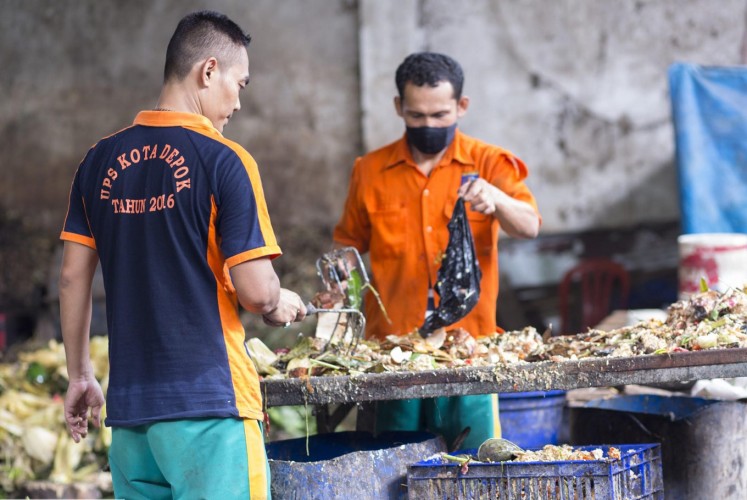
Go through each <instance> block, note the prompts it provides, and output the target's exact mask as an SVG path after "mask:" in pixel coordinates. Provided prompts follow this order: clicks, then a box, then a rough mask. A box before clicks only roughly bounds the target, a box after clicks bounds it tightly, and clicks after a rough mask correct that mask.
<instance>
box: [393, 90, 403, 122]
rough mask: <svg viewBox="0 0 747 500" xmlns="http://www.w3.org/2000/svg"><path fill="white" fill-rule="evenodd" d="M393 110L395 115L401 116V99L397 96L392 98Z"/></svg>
mask: <svg viewBox="0 0 747 500" xmlns="http://www.w3.org/2000/svg"><path fill="white" fill-rule="evenodd" d="M394 109H395V111H397V115H399V116H402V99H400V97H399V96H398V95H396V96H394ZM403 118H404V117H403Z"/></svg>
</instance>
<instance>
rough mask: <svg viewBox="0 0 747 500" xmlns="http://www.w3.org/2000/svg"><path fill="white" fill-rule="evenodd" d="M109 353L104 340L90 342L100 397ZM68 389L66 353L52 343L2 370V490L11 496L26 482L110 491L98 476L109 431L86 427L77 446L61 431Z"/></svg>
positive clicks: (104, 460)
mask: <svg viewBox="0 0 747 500" xmlns="http://www.w3.org/2000/svg"><path fill="white" fill-rule="evenodd" d="M108 351H109V345H108V342H107V338H106V337H92V338H91V343H90V353H91V358H92V362H93V367H94V373H95V376H96V378H97V379H98V380H99V381H100V383H101V388H102V390H104V391H106V387H107V385H108V384H107V382H108V373H109V359H108ZM67 385H68V378H67V370H66V368H65V350H64V347H63V345H62V343H59V342H56V341H55V340H51V341H49V343H48V344H47V345H46V346H45V347H42V348H38V349H33V350H28V351H25V352H21V353H19V354H18V360H17V361H15V362H13V363H2V364H0V490H2V491H4V492H6V493H13V492H16V491H18V490H19V489H20V488H22V487H23V486H24V485H26V484H28V483H29V482H33V481H50V482H53V483H57V484H73V483H90V484H93V485H96V486H97V488H98V489H99V490H101V491H111V476H110V475H109V474H108V473H106V472H102V471H104V469H105V468H106V465H107V463H108V460H107V452H108V449H109V446H110V444H111V429H110V428H108V427H103V426H102V427H101V428H100V429H96V428H95V427H93V426H89V432H88V436H87V437H86V438H84V439H82V440H81V442H80V443H77V444H76V443H75V442H74V441H73V440H72V439H71V438H70V436H69V435H68V432H67V429H66V427H65V418H64V410H63V398H64V394H65V391H66V390H67ZM104 417H105V415H104V412H103V411H102V420H103V418H104Z"/></svg>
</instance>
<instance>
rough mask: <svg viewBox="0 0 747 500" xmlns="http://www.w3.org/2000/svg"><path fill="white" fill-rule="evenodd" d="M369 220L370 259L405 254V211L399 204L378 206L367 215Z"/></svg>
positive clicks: (406, 227)
mask: <svg viewBox="0 0 747 500" xmlns="http://www.w3.org/2000/svg"><path fill="white" fill-rule="evenodd" d="M369 216H370V220H371V248H370V252H371V257H372V258H396V257H400V256H402V255H403V254H404V253H405V246H406V243H407V231H408V220H407V211H406V210H405V207H404V206H403V205H402V204H401V203H390V204H384V205H380V206H378V207H377V208H376V209H375V210H372V211H371V212H370V213H369Z"/></svg>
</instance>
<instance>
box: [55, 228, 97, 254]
mask: <svg viewBox="0 0 747 500" xmlns="http://www.w3.org/2000/svg"><path fill="white" fill-rule="evenodd" d="M60 239H61V240H64V241H72V242H75V243H80V244H81V245H85V246H87V247H90V248H93V249H94V250H96V241H95V240H94V239H93V238H91V237H89V236H83V235H81V234H77V233H70V232H67V231H62V233H60Z"/></svg>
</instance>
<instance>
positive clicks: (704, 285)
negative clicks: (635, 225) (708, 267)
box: [700, 276, 708, 292]
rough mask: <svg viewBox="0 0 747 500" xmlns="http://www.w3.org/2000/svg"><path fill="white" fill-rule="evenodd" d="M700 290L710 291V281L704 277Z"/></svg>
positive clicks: (701, 278)
mask: <svg viewBox="0 0 747 500" xmlns="http://www.w3.org/2000/svg"><path fill="white" fill-rule="evenodd" d="M700 291H701V292H707V291H708V282H707V281H706V279H705V278H704V277H702V276H701V277H700Z"/></svg>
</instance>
